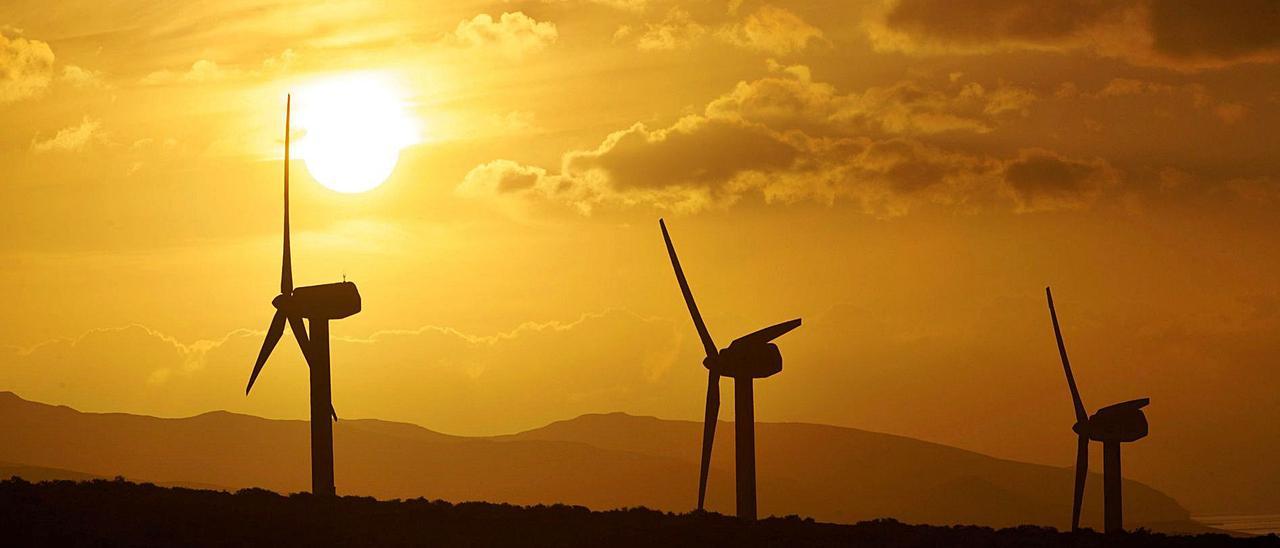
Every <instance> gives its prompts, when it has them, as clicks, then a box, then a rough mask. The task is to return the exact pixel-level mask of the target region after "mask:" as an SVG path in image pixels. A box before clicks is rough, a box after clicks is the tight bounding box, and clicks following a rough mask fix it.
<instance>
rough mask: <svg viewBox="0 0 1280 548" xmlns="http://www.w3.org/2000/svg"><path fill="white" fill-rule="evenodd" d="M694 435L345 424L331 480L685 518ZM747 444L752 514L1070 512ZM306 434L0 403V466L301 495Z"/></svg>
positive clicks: (1006, 472) (592, 422)
mask: <svg viewBox="0 0 1280 548" xmlns="http://www.w3.org/2000/svg"><path fill="white" fill-rule="evenodd" d="M700 432H701V426H700V425H699V424H698V423H694V422H687V421H664V420H658V419H654V418H648V417H633V416H629V415H624V414H609V415H586V416H583V417H579V418H577V419H573V420H569V421H563V422H558V423H554V424H552V425H549V426H546V427H544V428H539V429H536V430H531V431H528V432H524V433H520V434H516V435H511V436H501V437H494V438H467V437H458V436H448V435H444V434H439V433H436V432H432V431H430V430H427V429H425V428H421V427H418V426H413V425H407V424H400V423H389V422H384V421H376V420H344V421H341V422H339V423H337V424H336V425H335V429H334V445H335V447H334V450H335V457H336V463H337V464H336V478H337V484H338V489H339V492H340V493H350V494H360V495H369V496H374V497H378V498H412V497H418V496H426V497H429V498H439V499H444V500H450V501H467V500H485V501H494V502H511V503H518V504H534V503H557V502H559V503H566V504H576V505H583V506H588V507H591V508H595V509H609V508H619V507H628V506H638V505H643V506H647V507H650V508H657V509H664V510H673V511H683V510H688V509H689V508H690V507H691V506H692V503H693V498H694V497H693V495H694V494H695V491H696V479H697V474H698V469H697V452H698V444H699V435H700ZM718 432H719V435H718V438H717V443H716V448H715V453H714V455H715V456H714V463H713V464H714V469H713V471H712V480H711V483H710V488H709V491H710V492H709V499H708V500H709V502H708V507H709V509H711V510H716V511H721V512H731V511H732V507H733V502H732V496H733V466H732V461H731V458H732V443H733V428H732V427H731V424H727V423H726V424H722V425H720V428H719V429H718ZM757 432H758V434H757V445H758V455H759V459H758V460H759V493H760V510H761V514H762V515H768V514H774V515H786V514H800V515H806V516H812V517H814V518H816V519H819V520H823V521H837V522H852V521H857V520H865V519H873V518H877V517H894V518H897V519H901V520H903V521H908V522H921V523H935V524H952V523H975V524H983V525H992V526H1009V525H1014V524H1019V523H1031V524H1042V525H1052V526H1057V527H1062V526H1064V525H1066V521H1067V520H1066V518H1067V517H1068V516H1069V515H1070V492H1071V471H1070V470H1069V469H1063V468H1054V467H1048V466H1041V465H1035V464H1027V463H1020V462H1014V461H1008V460H1001V459H996V458H992V457H988V456H985V455H981V454H978V453H973V452H969V451H964V450H960V449H956V448H952V447H947V446H943V445H938V444H933V443H927V442H922V441H919V440H913V439H910V438H904V437H900V436H892V435H887V434H878V433H873V432H866V431H861V430H854V429H849V428H837V427H831V426H822V425H813V424H760V425H758V428H757ZM308 433H309V429H308V426H307V423H306V422H303V421H281V420H267V419H261V418H257V417H251V416H245V415H236V414H231V413H225V412H213V413H206V414H203V415H199V416H196V417H190V418H183V419H160V418H155V417H146V416H137V415H127V414H118V413H107V414H93V413H81V412H78V411H75V410H73V409H71V408H68V407H61V406H57V407H55V406H50V405H44V404H39V403H34V402H29V401H26V400H23V399H21V398H19V397H17V396H16V395H14V394H12V393H0V439H3V440H4V442H5V443H3V444H0V462H13V463H23V464H27V465H36V466H42V467H52V468H60V469H66V470H75V471H79V472H82V473H86V474H91V475H96V476H104V477H113V476H116V475H123V476H125V477H128V478H133V479H140V480H147V481H153V482H182V483H184V484H196V485H217V486H224V487H226V488H233V489H234V488H241V487H249V486H257V487H263V488H267V489H271V490H275V491H280V492H295V491H303V490H306V489H308V487H309V481H310V479H309V478H310V475H309V464H308V462H309V458H310V457H309V450H308V447H309V446H308ZM1090 482H1091V484H1090V488H1089V498H1088V500H1086V503H1085V510H1086V512H1085V518H1086V519H1085V523H1086V525H1094V524H1100V521H1101V489H1100V488H1101V478H1100V477H1098V476H1097V475H1093V476H1092V477H1091V478H1090ZM1125 499H1126V500H1125V507H1126V508H1125V510H1126V512H1125V513H1126V518H1127V521H1128V524H1129V525H1131V526H1139V525H1146V526H1149V527H1152V528H1154V529H1165V530H1186V529H1187V528H1188V520H1189V516H1188V513H1187V511H1186V510H1185V509H1184V508H1182V507H1181V506H1180V505H1178V503H1177V502H1176V501H1174V500H1173V499H1171V498H1169V497H1168V496H1166V495H1164V494H1162V493H1160V492H1158V491H1156V490H1154V489H1152V488H1150V487H1148V486H1146V485H1143V484H1141V483H1138V482H1133V481H1126V485H1125Z"/></svg>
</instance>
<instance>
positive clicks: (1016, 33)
mask: <svg viewBox="0 0 1280 548" xmlns="http://www.w3.org/2000/svg"><path fill="white" fill-rule="evenodd" d="M1276 28H1280V4H1277V3H1276V2H1274V1H1272V0H1242V1H1231V2H1215V1H1210V0H1120V1H1102V0H1047V1H1042V2H1021V1H1018V0H980V1H977V2H949V1H946V0H900V1H898V2H896V3H893V4H891V5H890V6H889V7H888V8H887V9H886V10H885V12H884V14H883V17H882V18H880V20H879V21H877V22H876V23H873V24H871V25H870V27H869V29H870V32H871V36H872V40H873V42H874V43H875V44H876V46H877V47H878V48H880V49H893V50H901V51H906V52H910V53H942V54H949V53H981V52H987V51H992V50H1007V49H1036V50H1056V51H1069V50H1085V51H1091V52H1093V53H1095V54H1098V55H1102V56H1107V57H1118V58H1122V59H1125V60H1127V61H1129V62H1131V63H1134V64H1138V65H1152V66H1164V67H1169V68H1175V69H1203V68H1213V67H1221V66H1226V65H1230V64H1235V63H1240V62H1254V61H1259V62H1276V61H1277V60H1280V33H1277V32H1276V30H1275V29H1276Z"/></svg>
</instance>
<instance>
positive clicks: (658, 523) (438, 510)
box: [0, 479, 1280, 548]
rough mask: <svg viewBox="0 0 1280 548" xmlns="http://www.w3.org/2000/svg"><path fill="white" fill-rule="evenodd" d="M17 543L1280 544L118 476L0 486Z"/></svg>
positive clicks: (2, 518) (8, 536) (7, 527)
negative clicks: (220, 485) (223, 486)
mask: <svg viewBox="0 0 1280 548" xmlns="http://www.w3.org/2000/svg"><path fill="white" fill-rule="evenodd" d="M0 543H3V544H5V545H8V546H104V545H128V546H228V545H233V546H422V545H441V546H558V547H568V546H620V547H629V546H637V547H639V546H645V547H648V546H690V547H694V546H696V547H699V548H705V546H708V545H719V546H737V547H748V548H749V547H755V546H895V547H904V548H916V547H921V548H923V547H935V546H950V547H957V548H964V547H969V546H995V547H1006V546H1042V547H1058V546H1061V547H1102V546H1108V547H1130V546H1134V547H1137V546H1142V547H1147V546H1169V547H1200V546H1241V547H1255V546H1257V547H1261V546H1278V545H1280V538H1277V537H1276V536H1275V535H1268V536H1265V537H1252V538H1233V537H1230V536H1227V535H1225V534H1202V535H1197V536H1167V535H1164V534H1159V533H1151V532H1149V531H1146V530H1138V531H1135V532H1129V533H1123V532H1122V533H1117V534H1109V535H1103V534H1099V533H1095V532H1093V531H1091V530H1084V531H1081V532H1079V533H1066V532H1059V531H1058V530H1056V529H1052V528H1047V527H1032V526H1020V527H1014V528H1009V529H998V530H997V529H991V528H988V527H976V526H950V527H943V526H928V525H907V524H903V523H899V522H897V521H895V520H875V521H867V522H861V523H858V524H854V525H836V524H830V523H821V522H816V521H814V520H812V519H802V518H799V517H796V516H787V517H782V518H767V519H764V520H759V521H753V522H746V521H743V520H740V519H736V518H733V517H727V516H722V515H719V514H714V513H708V512H693V513H689V514H672V513H664V512H658V511H654V510H648V509H644V508H631V509H622V510H613V511H607V512H593V511H590V510H588V509H586V508H583V507H580V506H565V505H551V506H544V505H538V506H514V505H509V504H490V503H478V502H472V503H462V504H450V503H447V502H442V501H430V500H426V499H421V498H419V499H411V500H391V501H379V500H375V499H373V498H369V497H352V496H346V497H317V496H314V495H311V494H307V493H299V494H294V495H288V496H285V495H280V494H277V493H273V492H271V491H265V490H262V489H243V490H240V491H237V492H235V493H228V492H222V491H206V490H194V489H185V488H167V487H159V486H156V485H152V484H137V483H132V482H128V481H123V480H120V479H117V480H115V481H111V480H94V481H89V482H74V481H52V482H41V483H28V482H26V481H24V480H21V479H11V480H5V481H0Z"/></svg>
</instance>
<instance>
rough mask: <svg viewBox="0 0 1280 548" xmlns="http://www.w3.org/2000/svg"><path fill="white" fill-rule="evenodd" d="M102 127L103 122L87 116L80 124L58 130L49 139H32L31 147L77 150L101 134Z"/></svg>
mask: <svg viewBox="0 0 1280 548" xmlns="http://www.w3.org/2000/svg"><path fill="white" fill-rule="evenodd" d="M101 127H102V123H101V122H99V121H98V120H95V119H93V118H90V117H88V116H85V117H84V120H83V121H82V122H80V125H76V126H71V127H66V128H62V129H60V130H58V133H57V134H55V135H54V136H53V137H50V138H48V139H43V140H40V139H37V140H34V141H32V142H31V149H32V150H34V151H36V152H51V151H64V152H71V151H77V150H80V149H82V148H84V147H85V145H87V144H89V142H91V141H92V140H93V139H94V138H96V137H97V136H98V135H100V134H101V132H100V131H98V130H99V129H101Z"/></svg>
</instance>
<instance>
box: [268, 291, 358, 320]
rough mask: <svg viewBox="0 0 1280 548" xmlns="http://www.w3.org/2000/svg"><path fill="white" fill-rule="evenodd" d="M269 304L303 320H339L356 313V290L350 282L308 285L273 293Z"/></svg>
mask: <svg viewBox="0 0 1280 548" xmlns="http://www.w3.org/2000/svg"><path fill="white" fill-rule="evenodd" d="M271 305H272V306H274V307H276V309H279V310H284V311H285V312H286V313H288V314H294V315H297V316H300V317H303V318H307V319H314V320H340V319H342V318H346V317H347V316H351V315H354V314H356V313H357V312H360V291H359V290H357V289H356V284H354V283H352V282H336V283H331V284H320V285H308V286H303V287H299V288H296V289H294V290H293V294H292V295H279V296H277V297H276V298H275V299H272V301H271Z"/></svg>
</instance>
